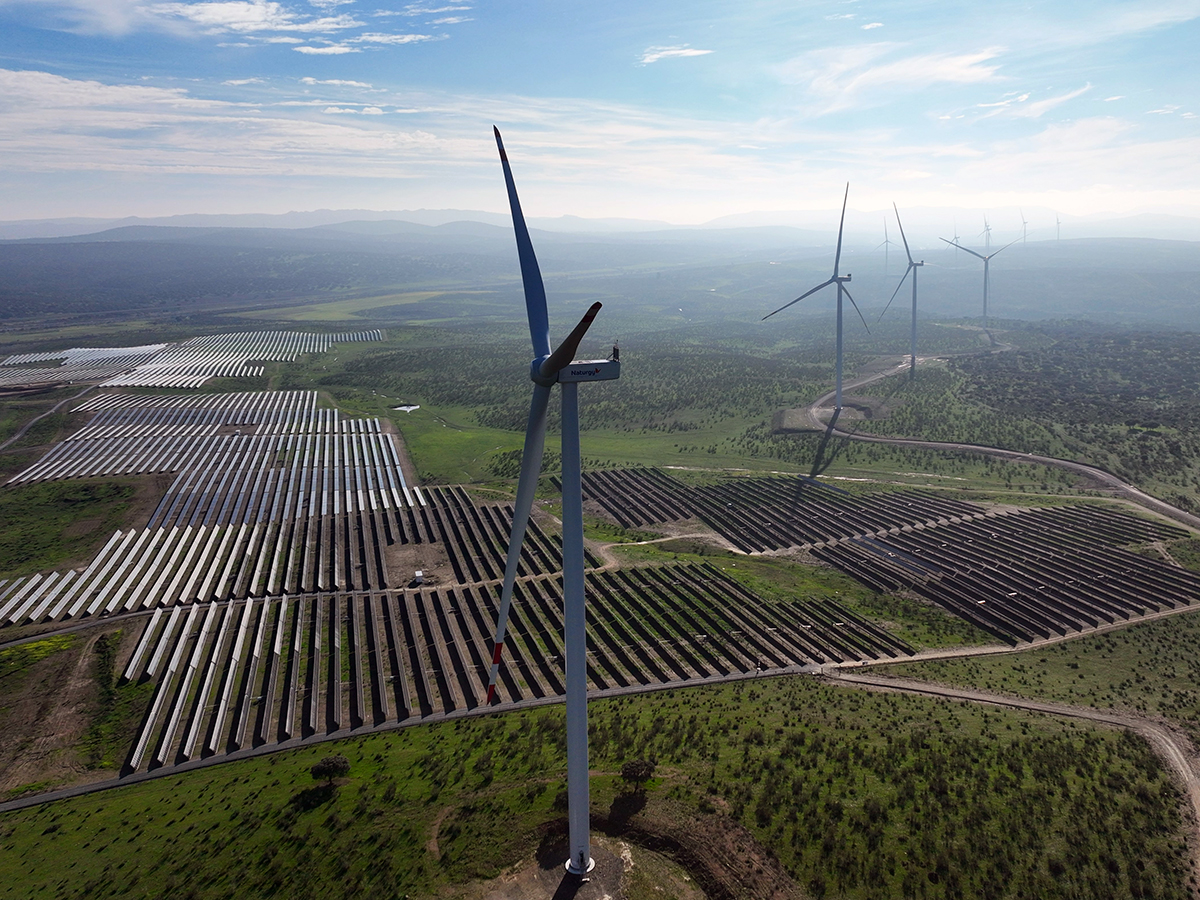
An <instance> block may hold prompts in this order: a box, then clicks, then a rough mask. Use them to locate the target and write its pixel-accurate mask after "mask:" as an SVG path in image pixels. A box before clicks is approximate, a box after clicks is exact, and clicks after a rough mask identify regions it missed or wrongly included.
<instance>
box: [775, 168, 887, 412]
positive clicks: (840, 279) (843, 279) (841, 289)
mask: <svg viewBox="0 0 1200 900" xmlns="http://www.w3.org/2000/svg"><path fill="white" fill-rule="evenodd" d="M849 198H850V182H846V194H845V196H844V197H842V220H841V222H840V223H839V224H838V239H837V253H836V254H835V255H834V257H833V276H832V277H831V278H830V279H829V280H828V281H822V282H821V283H820V284H818V285H817V286H816V287H815V288H813V289H811V290H808V291H805V292H804V293H803V294H801V295H800V296H799V297H797V298H796V299H795V300H793V301H792V302H791V303H785V304H784V305H783V306H781V307H779V309H777V310H775V312H772V313H767V314H766V315H765V316H763V321H764V322H765V321H766V320H767V319H769V318H771V316H773V315H775V313H777V312H783V311H784V310H785V309H787V308H788V307H789V306H791V305H792V304H793V303H799V302H800V301H801V300H803V299H804V298H805V297H808V296H810V295H812V294H815V293H816V292H817V291H819V290H821V288H824V287H829V285H831V284H836V285H837V392H836V396H837V400H836V403H835V406H834V410H833V415H834V418H835V419H836V418H837V417H838V416H839V415H841V412H842V294H845V295H846V296H847V297H850V291H849V290H847V289H846V283H847V282H848V281H849V280H850V275H849V273H847V274H845V275H839V274H838V265H839V264H840V263H841V261H842V228H843V227H844V226H845V224H846V201H847V200H848V199H849ZM850 302H851V304H853V306H854V311H855V312H856V313H858V317H859V318H860V319H862V323H863V328H866V329H867V333H868V334H870V332H871V329H870V328H869V327H868V326H867V320H866V319H863V314H862V311H861V310H860V309H859V308H858V304H857V303H855V302H854V298H853V297H850Z"/></svg>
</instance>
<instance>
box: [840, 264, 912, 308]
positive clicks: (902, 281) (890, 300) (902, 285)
mask: <svg viewBox="0 0 1200 900" xmlns="http://www.w3.org/2000/svg"><path fill="white" fill-rule="evenodd" d="M915 268H916V266H915V265H914V264H913V263H912V262H909V264H908V268H907V269H905V270H904V274H903V275H901V276H900V283H899V284H898V285H896V289H895V290H894V291H892V296H891V299H889V300H888V302H887V306H884V308H883V312H881V313H880V314H879V318H878V319H876V320H875V321H876V322H878V321H880V319H882V318H883V313H885V312H887V311H888V307H889V306H891V305H892V300H895V299H896V295H897V294H898V293H900V288H902V287H904V281H905V279H906V278H908V273H909V272H911V271H912V270H913V269H915ZM843 290H845V288H843ZM854 308H855V309H858V307H857V306H855V307H854Z"/></svg>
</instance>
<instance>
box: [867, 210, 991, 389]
mask: <svg viewBox="0 0 1200 900" xmlns="http://www.w3.org/2000/svg"><path fill="white" fill-rule="evenodd" d="M892 209H895V210H896V224H897V225H899V226H900V240H902V241H904V253H905V255H906V256H907V257H908V268H907V269H905V270H904V274H903V275H902V276H900V283H899V284H897V285H896V289H895V290H894V291H892V296H891V299H890V300H888V302H887V306H885V307H884V308H883V312H881V313H880V314H879V318H880V319H882V318H883V313H886V312H887V311H888V306H891V305H892V300H895V299H896V295H897V294H898V293H900V288H902V287H904V279H905V278H907V277H908V273H909V272H912V335H911V338H910V340H909V344H908V348H909V369H908V377H909V378H910V379H911V378H916V377H917V269H919V268H920V267H921V266H923V265H925V260H921V261H920V262H916V261H915V260H914V259H913V258H912V251H910V250H909V249H908V238H906V237H905V236H904V223H903V222H901V221H900V210H899V209H896V204H895V203H893V204H892ZM997 252H999V251H997Z"/></svg>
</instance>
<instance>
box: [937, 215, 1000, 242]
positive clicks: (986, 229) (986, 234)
mask: <svg viewBox="0 0 1200 900" xmlns="http://www.w3.org/2000/svg"><path fill="white" fill-rule="evenodd" d="M979 236H980V237H981V238H983V249H984V250H991V249H992V226H991V225H989V224H988V220H987V216H984V217H983V231H981V232H979ZM942 240H945V238H943V239H942ZM963 249H964V250H965V249H967V248H966V247H964V248H963Z"/></svg>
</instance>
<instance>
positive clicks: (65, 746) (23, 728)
mask: <svg viewBox="0 0 1200 900" xmlns="http://www.w3.org/2000/svg"><path fill="white" fill-rule="evenodd" d="M102 633H103V632H102V629H99V628H96V629H92V630H90V631H88V632H85V633H83V634H78V635H76V636H75V640H74V642H73V643H72V644H71V645H70V646H69V647H67V648H66V649H65V650H59V651H58V652H56V653H54V654H52V655H50V656H47V657H46V658H45V659H41V660H39V661H37V662H35V663H33V664H32V665H31V666H29V667H28V669H26V670H24V671H20V672H17V673H14V674H13V675H10V676H8V677H6V678H4V679H3V681H2V682H0V689H2V690H3V695H2V696H3V699H2V700H0V793H7V792H9V791H12V790H14V789H17V788H20V787H22V786H24V785H29V784H35V783H39V784H40V783H47V782H49V783H54V784H61V783H76V782H80V781H95V780H100V779H101V778H104V777H108V776H111V774H112V773H111V772H95V773H90V772H88V771H87V769H86V768H85V767H84V766H83V765H82V764H81V762H80V761H79V758H78V753H77V750H76V746H77V745H78V743H79V741H80V739H81V738H82V737H83V735H84V734H85V733H86V732H87V729H88V726H89V724H90V722H91V717H90V712H91V709H92V708H93V706H94V705H95V703H96V696H97V689H96V681H95V678H94V666H95V653H94V652H93V648H94V647H95V643H96V640H97V639H98V638H99V637H100V635H101V634H102ZM89 776H90V777H89Z"/></svg>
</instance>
